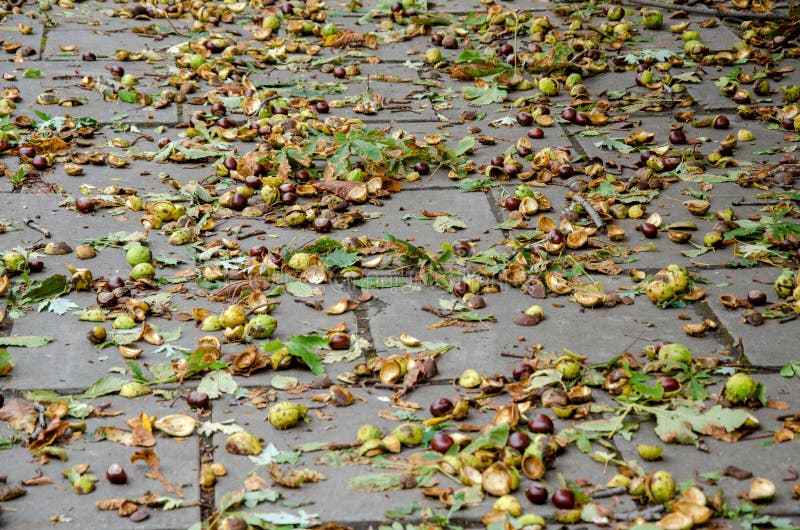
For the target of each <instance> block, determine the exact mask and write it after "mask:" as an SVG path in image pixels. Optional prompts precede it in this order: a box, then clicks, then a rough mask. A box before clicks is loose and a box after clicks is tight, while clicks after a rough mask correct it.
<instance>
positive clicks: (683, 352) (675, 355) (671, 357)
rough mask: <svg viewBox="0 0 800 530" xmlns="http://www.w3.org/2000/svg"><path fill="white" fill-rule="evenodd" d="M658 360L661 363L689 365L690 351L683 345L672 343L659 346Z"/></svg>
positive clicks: (690, 359) (690, 360)
mask: <svg viewBox="0 0 800 530" xmlns="http://www.w3.org/2000/svg"><path fill="white" fill-rule="evenodd" d="M658 358H659V359H660V360H662V361H671V362H675V363H683V364H689V363H691V362H692V351H691V350H690V349H689V348H687V347H686V346H684V345H683V344H679V343H677V342H673V343H671V344H664V345H663V346H661V349H660V350H658Z"/></svg>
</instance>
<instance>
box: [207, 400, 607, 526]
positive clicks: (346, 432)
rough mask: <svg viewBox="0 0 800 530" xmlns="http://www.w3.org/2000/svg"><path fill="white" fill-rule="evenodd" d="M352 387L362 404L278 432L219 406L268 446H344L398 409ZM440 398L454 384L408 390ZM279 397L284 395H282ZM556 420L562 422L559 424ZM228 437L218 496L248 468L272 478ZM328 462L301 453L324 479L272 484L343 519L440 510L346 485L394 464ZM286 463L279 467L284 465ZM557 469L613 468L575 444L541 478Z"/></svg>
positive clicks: (589, 476)
mask: <svg viewBox="0 0 800 530" xmlns="http://www.w3.org/2000/svg"><path fill="white" fill-rule="evenodd" d="M354 393H356V394H358V395H359V396H362V397H364V398H365V399H366V400H367V402H366V403H361V402H359V401H357V402H356V404H355V405H353V406H351V407H348V408H342V409H337V408H332V407H330V406H328V407H325V408H324V409H322V411H321V412H322V413H323V414H325V415H326V416H327V415H330V416H332V419H331V420H329V421H320V419H319V418H318V417H317V416H315V415H314V414H312V415H311V420H310V422H309V423H307V424H305V425H303V424H301V425H298V426H297V427H294V428H292V429H289V430H287V431H277V430H275V429H274V428H273V427H272V426H271V425H269V424H268V423H267V422H266V421H265V417H266V411H265V410H257V409H255V408H253V407H248V406H239V407H235V408H234V407H231V408H230V409H229V410H225V411H223V413H222V416H221V417H222V418H225V419H228V418H231V417H235V418H236V423H237V424H238V425H240V426H242V427H243V428H245V429H246V430H248V431H250V432H252V433H253V434H255V435H256V436H259V437H261V438H263V439H264V443H265V445H266V444H268V443H273V444H274V445H275V446H276V448H277V449H279V450H291V449H292V448H294V447H297V446H299V445H300V444H304V443H313V442H328V443H330V442H333V443H341V444H346V443H349V442H352V441H353V440H355V436H356V432H357V430H358V428H359V427H360V426H362V425H364V424H367V423H370V424H374V425H376V426H378V427H379V428H380V429H381V430H382V431H383V432H384V433H388V432H389V431H391V430H392V429H393V428H394V427H395V426H396V425H397V423H393V422H391V421H388V420H385V419H382V418H379V417H378V412H379V411H380V410H381V409H384V410H393V411H394V412H397V409H392V407H390V405H389V403H388V402H386V401H383V400H382V399H386V398H387V396H388V392H387V391H385V390H384V391H378V390H372V391H370V390H366V393H365V392H364V391H362V390H358V391H354ZM442 396H448V397H451V398H453V397H454V396H453V387H450V386H436V385H434V386H422V387H419V388H417V389H415V390H414V391H413V392H411V393H409V395H408V399H409V400H410V401H414V402H418V403H419V404H420V405H421V406H423V407H424V408H427V405H428V404H429V403H430V402H432V401H433V400H434V399H436V398H438V397H442ZM376 398H379V399H376ZM381 398H382V399H381ZM279 399H283V397H281V398H279ZM214 414H215V421H219V420H218V413H217V411H216V409H215V413H214ZM418 414H419V416H420V417H422V418H427V417H429V413H428V412H427V410H422V411H420V412H419V413H418ZM493 414H494V412H493V411H491V410H488V411H486V412H479V411H477V410H475V411H473V412H471V414H470V416H468V418H467V420H466V421H467V422H468V423H471V424H487V423H489V422H490V421H491V418H492V416H493ZM560 424H561V422H559V425H560ZM448 431H452V429H448ZM225 438H226V437H225V436H224V435H222V434H217V435H215V436H214V444H215V445H218V446H219V447H220V450H218V451H217V452H216V453H215V455H214V456H215V461H216V462H222V463H223V464H224V465H225V467H226V469H227V475H226V476H225V477H222V478H220V479H219V481H218V482H217V486H216V488H215V494H216V496H217V502H219V499H220V498H221V496H222V495H224V494H225V493H227V492H229V491H232V490H235V489H242V487H243V483H244V479H245V478H246V477H247V476H248V475H249V474H251V473H253V472H255V473H257V474H258V475H259V476H261V477H262V478H265V479H266V480H267V481H268V482H270V480H269V478H268V477H269V468H268V467H265V466H261V467H259V466H257V465H256V463H254V462H252V461H250V460H249V459H247V458H246V457H242V456H233V455H231V454H228V453H227V452H226V451H224V450H222V447H223V446H224V442H225ZM415 452H419V449H416V450H415V449H414V448H407V449H405V450H404V451H403V452H402V453H401V455H400V456H401V457H403V458H405V457H408V456H409V455H411V454H413V453H415ZM326 461H327V462H336V460H335V459H331V458H326V455H325V453H324V452H310V453H305V454H303V455H302V457H301V459H300V461H299V462H298V463H297V464H294V466H293V467H294V468H295V469H298V468H299V469H302V468H309V469H312V470H314V471H318V472H321V473H323V474H324V475H325V476H326V477H327V479H326V480H322V481H319V482H317V483H305V484H303V485H302V486H301V487H300V488H299V489H289V488H285V487H281V486H275V489H277V490H278V491H279V492H281V493H282V494H283V495H284V500H285V501H286V502H298V501H306V502H307V501H309V500H311V501H313V504H310V505H307V506H303V509H304V510H305V511H307V512H310V513H315V514H318V515H319V517H320V519H321V520H323V521H333V522H337V523H340V524H347V525H352V524H356V525H361V524H366V523H365V522H367V523H380V522H384V521H387V516H386V512H387V511H388V510H391V509H397V508H401V507H407V506H411V505H412V504H413V503H415V502H416V503H417V504H419V505H420V506H430V507H432V508H434V509H435V510H436V511H437V512H439V511H440V510H441V509H442V507H441V505H439V504H438V503H437V502H434V501H432V500H431V499H427V498H425V497H423V495H422V494H421V493H420V492H419V491H418V490H417V489H415V488H411V489H404V490H400V491H391V492H385V493H380V492H376V493H363V492H359V491H352V490H349V489H348V487H347V485H348V483H349V481H350V480H351V479H353V478H356V477H358V476H360V475H363V474H366V473H395V472H397V471H400V472H402V468H400V469H399V470H392V469H381V468H371V467H370V466H368V465H364V464H362V463H360V462H357V463H356V465H353V464H348V462H347V461H346V460H345V461H344V462H343V465H326V464H325V462H326ZM288 467H289V466H281V468H282V469H284V470H286V469H287V468H288ZM559 472H560V473H563V474H564V476H565V477H567V478H569V479H571V480H577V479H583V480H586V481H587V482H588V483H592V484H602V483H604V482H605V481H607V480H608V479H609V478H610V477H611V475H612V474H613V473H612V470H604V469H603V466H602V465H600V464H596V463H593V462H591V461H589V460H588V457H586V456H585V455H582V454H580V453H578V452H577V451H575V450H574V449H573V448H570V449H568V450H567V451H566V452H565V453H564V454H563V455H561V456H560V457H558V458H557V459H556V468H555V469H554V470H553V471H551V472H549V473H548V475H546V477H545V482H547V483H550V482H552V481H555V480H556V478H555V477H556V474H557V473H559ZM436 478H437V480H438V482H439V485H440V486H449V487H453V488H458V487H460V485H459V484H458V483H456V482H453V481H451V480H449V479H447V478H446V477H445V476H443V475H440V474H437V476H436ZM527 483H528V480H527V479H524V478H523V479H522V482H521V486H520V490H518V491H516V492H514V495H515V496H516V497H517V498H518V499H520V501H521V502H522V503H523V505H526V504H527V501H525V500H524V497H523V495H522V490H523V488H524V487H525V485H527ZM343 495H346V497H347V499H348V502H341V499H342V498H343ZM494 500H495V499H494V498H493V497H490V496H488V495H487V496H486V497H485V498H484V500H483V502H482V503H481V504H480V505H479V506H477V507H469V508H467V509H464V510H461V511H459V512H458V513H457V514H456V517H458V518H459V519H464V520H465V521H467V522H469V521H472V522H476V521H477V520H478V519H479V518H480V516H481V515H483V514H485V513H486V512H488V511H489V510H490V506H491V504H492V503H493V502H494ZM609 502H610V501H609ZM604 504H605V503H604ZM355 506H358V509H354V507H355ZM274 509H275V508H273V507H272V506H271V505H269V504H266V503H265V504H261V505H259V507H258V511H265V512H269V511H274ZM536 511H537V513H539V512H541V515H543V516H545V517H548V516H549V515H550V513H549V511H550V510H549V509H547V508H544V509H543V510H536ZM412 517H413V516H412Z"/></svg>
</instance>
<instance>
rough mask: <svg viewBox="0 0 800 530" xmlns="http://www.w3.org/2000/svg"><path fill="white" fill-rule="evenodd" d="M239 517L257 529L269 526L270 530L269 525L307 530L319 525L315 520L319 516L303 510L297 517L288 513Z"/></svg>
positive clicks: (250, 513) (246, 513)
mask: <svg viewBox="0 0 800 530" xmlns="http://www.w3.org/2000/svg"><path fill="white" fill-rule="evenodd" d="M241 517H242V519H243V520H244V522H245V523H247V524H249V525H253V526H257V527H258V528H266V527H267V526H266V525H270V526H269V527H270V528H271V527H272V526H271V525H279V526H283V527H289V528H291V527H293V526H298V527H300V528H307V527H309V526H314V525H316V524H319V521H318V520H317V518H318V517H319V516H318V515H317V514H315V513H307V512H305V511H304V510H300V511H299V512H298V514H297V515H294V514H292V513H289V512H280V513H277V512H276V513H263V512H245V513H244V514H242V516H241Z"/></svg>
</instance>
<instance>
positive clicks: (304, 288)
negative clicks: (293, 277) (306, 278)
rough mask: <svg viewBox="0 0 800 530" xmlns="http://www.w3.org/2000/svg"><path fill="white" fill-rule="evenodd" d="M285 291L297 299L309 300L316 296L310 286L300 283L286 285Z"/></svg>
mask: <svg viewBox="0 0 800 530" xmlns="http://www.w3.org/2000/svg"><path fill="white" fill-rule="evenodd" d="M286 291H287V292H288V293H289V294H291V295H293V296H296V297H298V298H311V297H312V296H316V294H315V293H314V288H313V287H311V285H309V284H307V283H303V282H300V281H296V282H289V283H287V284H286Z"/></svg>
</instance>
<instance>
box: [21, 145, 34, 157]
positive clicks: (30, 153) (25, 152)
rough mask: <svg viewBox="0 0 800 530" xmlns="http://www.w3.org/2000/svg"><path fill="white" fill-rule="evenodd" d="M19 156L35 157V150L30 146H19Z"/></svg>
mask: <svg viewBox="0 0 800 530" xmlns="http://www.w3.org/2000/svg"><path fill="white" fill-rule="evenodd" d="M19 156H21V157H24V158H33V157H34V156H36V149H35V148H34V147H33V146H32V145H21V146H20V147H19Z"/></svg>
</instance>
